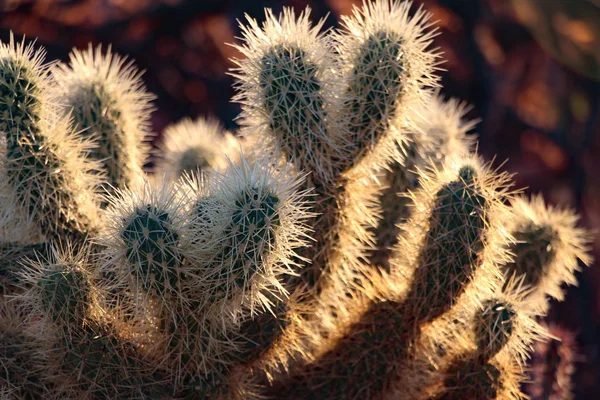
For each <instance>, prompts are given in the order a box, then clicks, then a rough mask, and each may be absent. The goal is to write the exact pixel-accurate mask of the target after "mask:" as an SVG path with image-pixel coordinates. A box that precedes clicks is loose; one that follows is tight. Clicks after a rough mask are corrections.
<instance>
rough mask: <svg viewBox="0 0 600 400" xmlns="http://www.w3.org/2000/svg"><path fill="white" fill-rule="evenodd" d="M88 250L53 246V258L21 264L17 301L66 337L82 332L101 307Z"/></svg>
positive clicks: (42, 257)
mask: <svg viewBox="0 0 600 400" xmlns="http://www.w3.org/2000/svg"><path fill="white" fill-rule="evenodd" d="M89 252H90V248H89V246H83V247H80V246H77V247H75V246H72V245H70V244H66V245H54V246H52V247H50V254H49V255H46V256H45V257H47V258H44V256H39V255H38V256H37V258H36V259H25V260H24V261H22V269H21V271H19V273H18V274H19V278H20V279H19V282H20V284H19V285H20V287H21V291H19V292H18V293H16V294H15V297H17V298H18V299H19V301H20V302H21V303H22V304H23V305H24V307H25V309H27V310H28V311H29V312H31V313H32V315H43V316H44V317H45V318H48V319H49V321H48V322H51V323H53V324H55V325H56V326H58V327H59V329H61V330H62V331H64V332H65V333H66V334H68V333H69V332H72V331H74V330H78V329H80V328H81V327H82V326H83V325H84V323H85V322H86V321H87V320H88V314H89V312H90V311H89V310H90V308H94V307H98V303H97V300H98V295H99V292H98V290H99V289H97V288H96V287H94V286H93V285H92V282H91V279H92V272H91V271H90V270H89V266H90V254H89Z"/></svg>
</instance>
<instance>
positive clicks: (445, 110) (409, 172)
mask: <svg viewBox="0 0 600 400" xmlns="http://www.w3.org/2000/svg"><path fill="white" fill-rule="evenodd" d="M468 110H469V107H468V106H467V104H466V103H463V102H459V101H458V100H456V99H448V100H445V99H444V98H443V96H442V95H441V94H440V92H439V90H436V91H435V93H433V94H432V95H431V96H430V97H429V98H428V100H426V101H425V102H423V103H422V104H420V105H418V106H416V107H412V108H410V109H408V110H406V113H405V115H404V118H405V119H406V121H405V122H404V123H403V124H401V126H400V128H399V129H400V131H401V134H402V136H403V137H404V138H405V140H406V141H407V143H406V144H405V146H404V148H403V149H400V150H401V151H403V152H404V162H402V163H400V162H398V161H397V160H396V159H392V160H390V161H389V162H388V164H387V165H386V166H385V167H384V168H383V169H382V171H381V172H379V179H380V182H381V184H382V185H383V186H384V189H383V190H382V192H381V194H380V195H379V203H380V205H381V208H382V214H381V218H380V219H379V221H378V223H377V227H376V228H375V239H376V249H374V250H373V251H372V253H371V255H370V259H371V262H372V264H373V265H375V266H378V267H381V268H384V269H386V270H388V271H389V268H390V266H389V258H390V256H391V254H392V251H393V247H394V246H395V245H396V243H397V236H398V233H399V232H400V228H399V227H397V224H400V223H404V222H406V221H407V220H408V219H409V218H410V212H411V210H412V207H411V206H410V204H411V200H410V197H409V196H408V191H409V190H412V191H414V190H416V189H417V188H418V187H419V175H418V174H417V171H416V170H417V169H421V170H426V169H427V167H428V165H430V164H432V165H434V166H435V167H437V168H441V166H442V164H443V163H444V162H445V160H446V159H452V158H455V157H458V158H460V157H464V156H466V155H468V154H469V152H470V150H471V149H472V148H473V147H474V146H473V145H474V143H473V142H474V139H475V138H474V136H471V135H468V134H467V132H469V131H470V130H471V129H472V128H473V127H474V125H475V123H476V121H473V120H466V118H465V116H466V113H467V112H468Z"/></svg>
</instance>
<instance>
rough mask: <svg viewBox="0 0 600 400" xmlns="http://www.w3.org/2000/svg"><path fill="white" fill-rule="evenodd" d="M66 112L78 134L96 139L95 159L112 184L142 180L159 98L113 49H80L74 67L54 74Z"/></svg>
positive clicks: (72, 57) (61, 66) (72, 58)
mask: <svg viewBox="0 0 600 400" xmlns="http://www.w3.org/2000/svg"><path fill="white" fill-rule="evenodd" d="M52 75H53V76H54V79H55V81H56V83H57V87H58V91H59V92H60V100H61V106H62V110H63V112H64V113H65V114H66V115H71V116H72V119H73V129H74V130H75V131H76V132H77V133H78V134H80V135H82V136H84V137H86V138H89V139H91V140H92V141H93V142H94V143H95V144H96V146H95V148H94V149H93V151H92V152H90V154H89V157H91V158H92V159H94V160H96V161H98V162H100V163H101V164H102V168H103V169H104V171H105V172H106V175H107V181H108V183H109V184H110V185H112V186H113V187H117V188H123V187H126V186H131V185H132V184H133V183H135V182H137V180H138V179H139V177H140V175H141V173H142V168H143V166H144V163H145V162H146V158H147V156H148V152H149V146H148V144H147V143H146V141H148V140H149V138H148V137H147V136H148V133H149V129H150V127H149V120H150V112H151V111H152V107H151V105H150V101H151V100H152V99H153V98H154V96H153V95H151V94H149V93H148V92H146V91H145V88H144V84H143V82H142V80H141V72H140V71H138V69H137V68H136V67H135V66H134V65H133V62H132V61H127V59H126V58H123V57H121V56H119V55H117V54H114V53H112V51H111V48H110V46H109V47H108V49H107V50H106V51H105V52H103V51H102V47H101V46H98V47H96V49H93V48H92V46H91V44H90V45H89V47H88V49H87V51H80V50H77V49H74V50H73V52H72V53H71V54H70V61H69V63H68V64H66V63H61V64H59V65H58V66H57V67H56V68H53V70H52Z"/></svg>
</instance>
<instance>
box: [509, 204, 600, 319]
mask: <svg viewBox="0 0 600 400" xmlns="http://www.w3.org/2000/svg"><path fill="white" fill-rule="evenodd" d="M512 208H513V210H514V219H513V220H512V224H511V225H510V227H509V230H510V231H511V234H512V235H513V236H514V237H515V238H516V240H517V242H516V243H514V244H513V245H512V246H511V247H510V250H511V251H512V252H513V253H514V254H515V259H514V262H511V263H509V264H507V265H506V267H505V268H504V272H505V274H506V276H507V278H511V277H512V276H515V277H520V276H522V275H524V282H525V284H527V285H529V286H531V288H532V290H531V293H530V294H529V296H528V297H529V301H530V302H532V303H535V304H536V305H537V306H538V307H540V308H541V309H542V310H547V309H548V307H549V303H548V300H549V298H554V299H557V300H559V301H562V300H563V299H564V289H563V287H562V285H563V284H564V283H566V284H568V285H576V284H577V278H576V277H575V273H576V272H577V271H578V270H579V269H580V267H579V262H580V261H581V263H582V264H584V265H590V264H591V262H592V258H591V256H590V254H589V250H590V249H589V243H590V242H591V236H590V234H589V233H588V232H587V231H586V230H585V229H583V228H580V227H578V226H577V222H578V220H579V217H578V216H577V215H576V214H575V213H573V211H571V210H569V209H560V208H556V207H552V206H550V205H546V204H544V200H543V198H542V197H541V196H534V197H532V198H531V199H527V198H526V197H517V198H515V199H514V200H513V201H512Z"/></svg>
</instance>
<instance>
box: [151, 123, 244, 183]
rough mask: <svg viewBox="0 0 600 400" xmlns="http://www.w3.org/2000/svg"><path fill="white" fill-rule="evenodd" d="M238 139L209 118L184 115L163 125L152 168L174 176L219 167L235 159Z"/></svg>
mask: <svg viewBox="0 0 600 400" xmlns="http://www.w3.org/2000/svg"><path fill="white" fill-rule="evenodd" d="M239 148H240V143H239V142H238V141H237V139H236V138H235V137H234V136H233V135H232V134H231V133H229V132H227V131H225V129H224V128H223V126H222V125H221V124H220V123H219V122H218V121H217V120H215V119H213V118H198V119H197V120H195V121H192V120H191V119H189V118H184V119H183V120H181V121H179V122H178V123H177V124H174V125H171V126H169V127H167V128H166V129H165V132H164V135H163V138H162V143H161V145H160V146H159V147H158V150H157V152H156V156H157V158H158V162H157V166H156V171H157V173H158V174H166V175H168V176H170V177H172V178H173V179H177V178H179V177H180V176H182V175H183V174H184V173H188V174H189V173H194V172H196V171H211V170H221V171H223V170H224V169H225V168H227V166H228V165H229V162H228V160H230V161H232V162H236V161H237V159H238V155H239Z"/></svg>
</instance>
